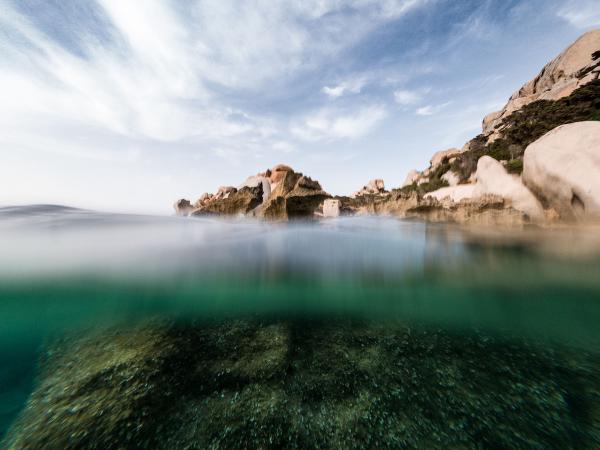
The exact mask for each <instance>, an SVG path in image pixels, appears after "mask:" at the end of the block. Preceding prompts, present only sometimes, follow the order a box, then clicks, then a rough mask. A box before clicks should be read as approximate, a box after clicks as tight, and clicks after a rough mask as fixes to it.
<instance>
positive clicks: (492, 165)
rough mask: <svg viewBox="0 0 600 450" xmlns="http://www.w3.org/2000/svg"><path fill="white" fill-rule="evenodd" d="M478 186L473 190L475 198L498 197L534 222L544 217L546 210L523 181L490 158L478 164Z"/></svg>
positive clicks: (483, 159)
mask: <svg viewBox="0 0 600 450" xmlns="http://www.w3.org/2000/svg"><path fill="white" fill-rule="evenodd" d="M476 177H477V184H476V185H475V189H474V190H473V197H474V198H479V197H483V196H484V195H486V194H488V195H489V194H491V195H497V196H500V197H502V198H504V199H505V200H507V204H508V205H510V206H512V207H513V208H514V209H516V210H518V211H521V212H523V213H525V214H527V216H528V217H530V218H531V219H534V220H541V219H542V218H543V217H544V210H543V208H542V205H541V204H540V202H539V201H538V200H537V199H536V198H535V196H534V195H533V194H532V193H531V192H530V191H529V189H527V188H526V187H525V186H524V185H523V182H522V181H521V179H520V178H519V177H517V176H514V175H510V174H508V173H507V172H506V169H505V168H504V167H503V166H502V164H500V163H499V162H498V161H496V160H495V159H494V158H492V157H490V156H482V157H481V158H480V159H479V161H478V163H477V175H476Z"/></svg>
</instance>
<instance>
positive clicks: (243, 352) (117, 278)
mask: <svg viewBox="0 0 600 450" xmlns="http://www.w3.org/2000/svg"><path fill="white" fill-rule="evenodd" d="M597 231H598V230H597V228H596V227H593V226H589V227H577V228H572V227H563V228H558V229H542V228H538V227H525V228H521V229H514V228H506V229H501V228H494V229H493V230H490V229H482V228H475V227H457V226H452V225H447V224H446V225H444V224H427V223H423V222H419V221H407V220H399V219H395V218H383V217H351V218H339V219H332V220H327V221H311V222H290V223H285V224H281V223H263V222H257V221H250V220H248V219H245V220H222V219H214V218H202V219H192V218H179V217H152V216H133V215H117V214H103V213H96V212H92V211H82V210H76V209H70V208H62V207H52V206H32V207H14V208H2V209H0V246H1V247H2V249H3V252H2V253H0V344H1V345H0V360H1V364H0V382H1V383H2V384H1V385H0V402H1V406H2V408H1V409H0V420H1V422H0V425H1V427H2V428H1V430H0V433H2V434H3V435H4V436H3V437H2V438H0V439H2V441H1V443H0V448H8V449H149V448H153V449H154V448H156V449H201V448H235V449H242V448H418V449H422V448H464V449H471V448H511V449H513V448H536V449H538V448H539V449H549V448H552V449H554V448H556V449H595V448H598V447H599V446H600V331H599V330H598V327H597V324H598V323H599V319H600V305H599V302H600V281H599V280H600V264H599V262H600V238H599V237H598V236H600V235H599V234H598V232H597Z"/></svg>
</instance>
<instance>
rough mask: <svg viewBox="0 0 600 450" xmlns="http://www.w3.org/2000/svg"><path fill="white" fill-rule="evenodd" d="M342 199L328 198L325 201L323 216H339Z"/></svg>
mask: <svg viewBox="0 0 600 450" xmlns="http://www.w3.org/2000/svg"><path fill="white" fill-rule="evenodd" d="M340 204H341V203H340V201H339V200H337V199H331V198H330V199H327V200H325V201H324V202H323V217H339V215H340Z"/></svg>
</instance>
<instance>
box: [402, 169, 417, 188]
mask: <svg viewBox="0 0 600 450" xmlns="http://www.w3.org/2000/svg"><path fill="white" fill-rule="evenodd" d="M420 175H421V173H420V172H419V171H418V170H414V169H413V170H411V171H410V172H408V174H407V175H406V179H405V180H404V183H402V187H406V186H410V185H412V184H413V183H416V182H417V180H418V179H419V176H420Z"/></svg>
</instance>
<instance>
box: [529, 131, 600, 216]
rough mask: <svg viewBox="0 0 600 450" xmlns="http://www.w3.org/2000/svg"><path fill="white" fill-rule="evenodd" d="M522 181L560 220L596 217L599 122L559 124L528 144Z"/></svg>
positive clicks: (599, 182)
mask: <svg viewBox="0 0 600 450" xmlns="http://www.w3.org/2000/svg"><path fill="white" fill-rule="evenodd" d="M523 181H524V182H525V184H526V185H527V186H528V187H529V188H530V189H531V190H532V191H534V192H535V193H536V195H537V196H538V197H540V198H541V199H542V200H543V201H544V202H545V203H546V204H547V205H548V206H549V207H552V208H554V209H555V210H556V211H557V212H558V214H559V215H560V217H561V218H563V219H582V218H596V219H597V218H600V122H579V123H573V124H569V125H563V126H560V127H558V128H556V129H554V130H552V131H551V132H549V133H548V134H546V135H544V136H543V137H542V138H540V139H538V140H537V141H536V142H534V143H533V144H531V145H529V147H527V149H526V150H525V157H524V164H523Z"/></svg>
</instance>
